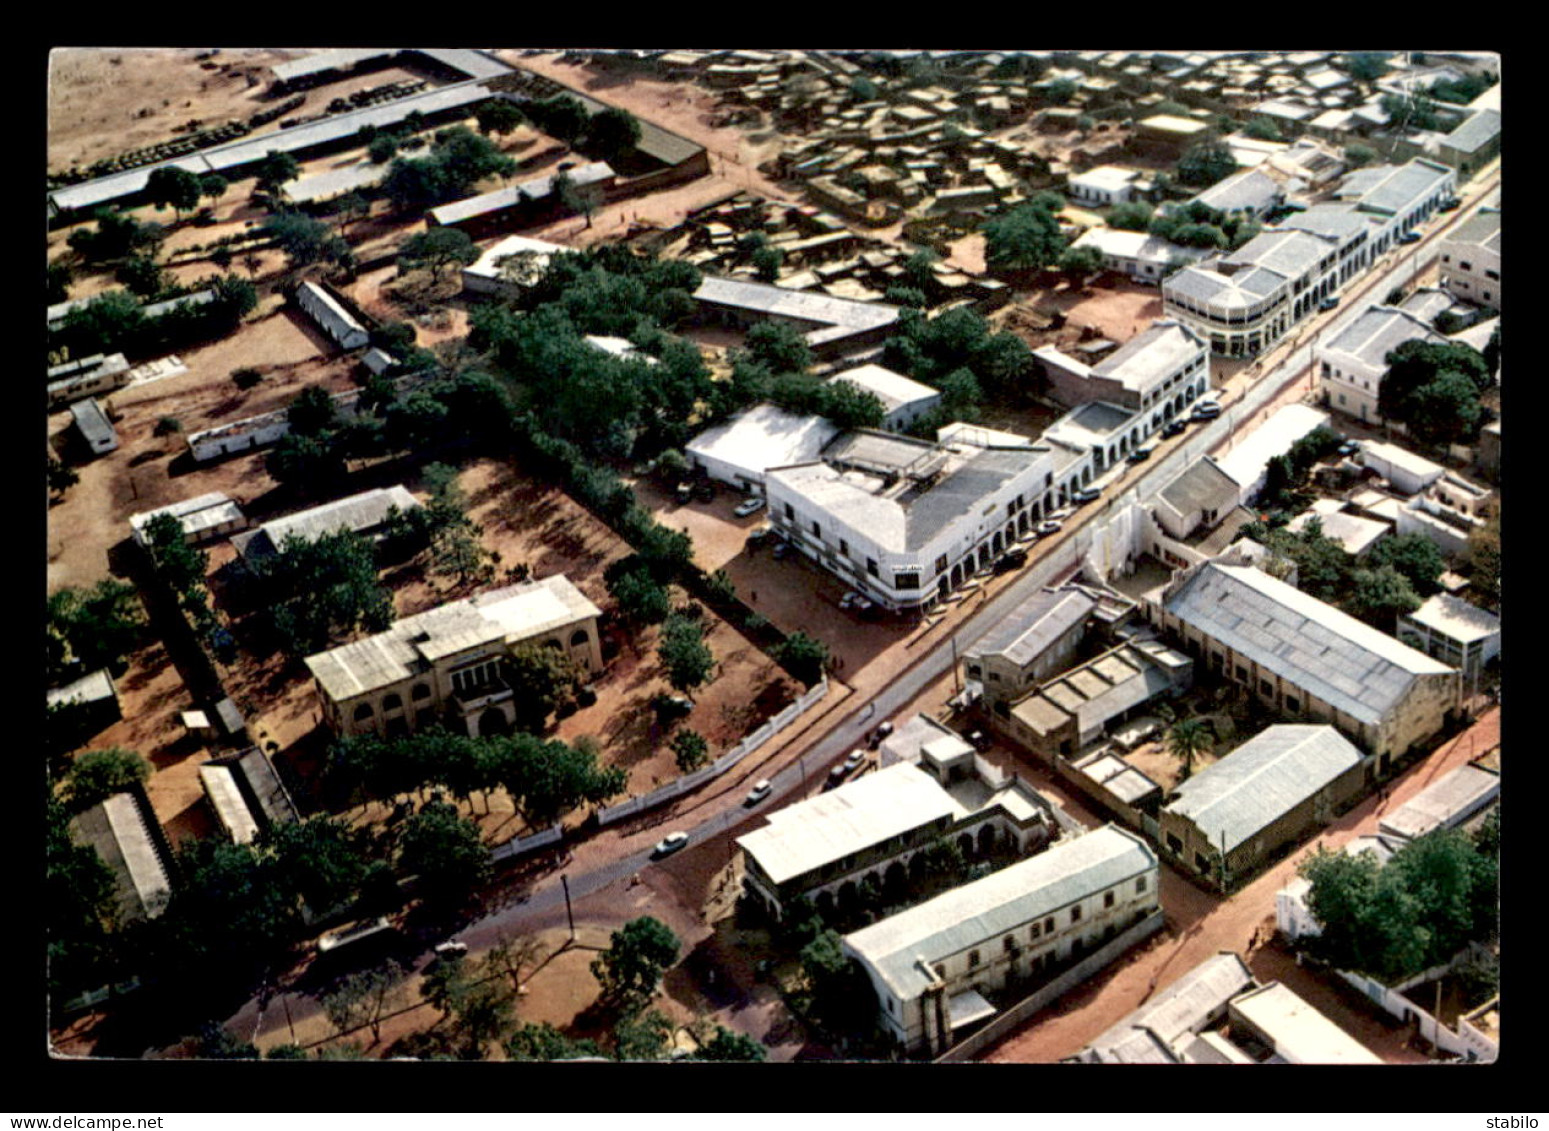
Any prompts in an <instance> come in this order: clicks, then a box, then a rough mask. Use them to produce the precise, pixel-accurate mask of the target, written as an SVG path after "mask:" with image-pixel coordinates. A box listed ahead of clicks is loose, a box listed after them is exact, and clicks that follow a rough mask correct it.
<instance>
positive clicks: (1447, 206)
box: [1441, 196, 1463, 212]
mask: <svg viewBox="0 0 1549 1131" xmlns="http://www.w3.org/2000/svg"><path fill="white" fill-rule="evenodd" d="M1462 207H1463V201H1462V200H1460V199H1459V198H1458V197H1455V196H1454V197H1452V198H1451V199H1449V200H1444V201H1443V202H1442V205H1441V211H1443V212H1456V211H1457V210H1458V209H1459V208H1462Z"/></svg>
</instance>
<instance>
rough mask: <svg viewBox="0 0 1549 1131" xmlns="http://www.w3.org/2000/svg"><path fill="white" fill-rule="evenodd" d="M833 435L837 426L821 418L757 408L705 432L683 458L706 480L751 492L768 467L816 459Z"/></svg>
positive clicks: (769, 407)
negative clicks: (704, 476) (696, 468)
mask: <svg viewBox="0 0 1549 1131" xmlns="http://www.w3.org/2000/svg"><path fill="white" fill-rule="evenodd" d="M837 435H839V426H838V425H836V424H834V423H833V422H832V421H830V420H828V419H827V418H825V417H821V416H798V415H797V414H795V413H793V412H787V411H786V410H785V409H783V408H780V407H779V406H778V405H773V404H759V405H754V406H753V407H752V408H750V409H748V410H746V411H745V412H742V413H739V414H738V415H737V416H734V417H732V418H731V419H730V420H728V421H726V422H724V423H722V424H717V425H716V426H715V427H713V428H707V429H706V430H705V431H703V432H701V433H700V434H699V435H698V436H696V437H694V439H693V440H691V441H689V443H688V445H687V446H686V447H685V448H684V452H685V453H686V454H687V455H688V458H689V460H690V461H691V462H692V463H694V464H696V465H697V466H699V467H702V468H704V470H705V473H706V474H707V475H709V476H710V477H711V478H713V479H719V480H721V481H723V482H726V483H731V484H734V485H736V486H738V487H741V488H742V489H743V490H749V491H751V490H757V489H761V488H762V487H763V484H764V473H765V472H766V471H768V470H769V469H770V468H772V467H785V466H788V465H790V464H798V463H805V462H807V461H810V460H814V459H817V458H818V456H819V454H820V453H821V452H822V451H823V449H824V448H825V447H827V446H828V444H829V442H830V441H831V440H833V439H834V437H835V436H837Z"/></svg>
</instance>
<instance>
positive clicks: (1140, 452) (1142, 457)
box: [1124, 448, 1151, 463]
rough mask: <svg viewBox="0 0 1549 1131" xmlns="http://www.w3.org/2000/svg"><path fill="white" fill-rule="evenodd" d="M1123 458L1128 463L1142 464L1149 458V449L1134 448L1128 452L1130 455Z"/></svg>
mask: <svg viewBox="0 0 1549 1131" xmlns="http://www.w3.org/2000/svg"><path fill="white" fill-rule="evenodd" d="M1124 458H1125V459H1127V460H1129V462H1130V463H1144V462H1145V461H1146V460H1148V459H1150V458H1151V449H1150V448H1136V449H1135V450H1134V451H1132V452H1130V454H1129V455H1127V456H1125V457H1124Z"/></svg>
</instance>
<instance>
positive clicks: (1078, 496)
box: [1070, 487, 1103, 506]
mask: <svg viewBox="0 0 1549 1131" xmlns="http://www.w3.org/2000/svg"><path fill="white" fill-rule="evenodd" d="M1102 497H1103V493H1102V492H1101V491H1099V490H1098V489H1097V488H1096V487H1083V488H1081V490H1079V491H1077V492H1076V493H1075V494H1074V495H1072V496H1071V497H1070V501H1071V502H1073V503H1075V504H1076V505H1077V506H1080V505H1081V504H1082V503H1095V502H1096V501H1097V500H1098V499H1100V498H1102Z"/></svg>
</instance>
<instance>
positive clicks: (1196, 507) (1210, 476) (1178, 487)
mask: <svg viewBox="0 0 1549 1131" xmlns="http://www.w3.org/2000/svg"><path fill="white" fill-rule="evenodd" d="M1241 497H1242V484H1240V483H1238V482H1237V480H1235V479H1233V478H1232V477H1231V476H1230V475H1228V474H1227V473H1226V472H1225V471H1222V470H1221V466H1220V465H1219V464H1218V463H1216V461H1215V460H1213V459H1211V458H1210V457H1209V456H1201V457H1200V458H1199V459H1197V460H1195V461H1194V462H1193V463H1191V464H1189V466H1188V467H1186V468H1184V469H1183V470H1182V471H1180V472H1179V473H1178V474H1177V475H1176V476H1174V477H1173V479H1172V481H1171V482H1170V483H1168V484H1167V486H1165V487H1163V488H1162V489H1161V490H1160V491H1159V492H1157V494H1156V497H1155V498H1153V499H1152V500H1151V513H1152V515H1153V516H1154V517H1155V518H1156V521H1157V524H1158V525H1160V526H1161V528H1162V529H1163V530H1165V531H1166V532H1167V533H1168V534H1169V535H1171V536H1172V537H1173V538H1176V539H1178V540H1179V541H1180V542H1181V541H1183V540H1184V539H1186V538H1188V537H1189V536H1190V535H1192V534H1193V533H1194V532H1195V531H1196V530H1199V529H1200V528H1202V527H1203V528H1205V529H1209V528H1211V527H1213V526H1215V525H1216V524H1217V523H1218V522H1220V521H1221V520H1222V519H1224V518H1225V517H1226V516H1227V514H1229V513H1230V512H1231V511H1232V509H1233V508H1235V507H1236V506H1237V504H1238V501H1239V500H1240V499H1241Z"/></svg>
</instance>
